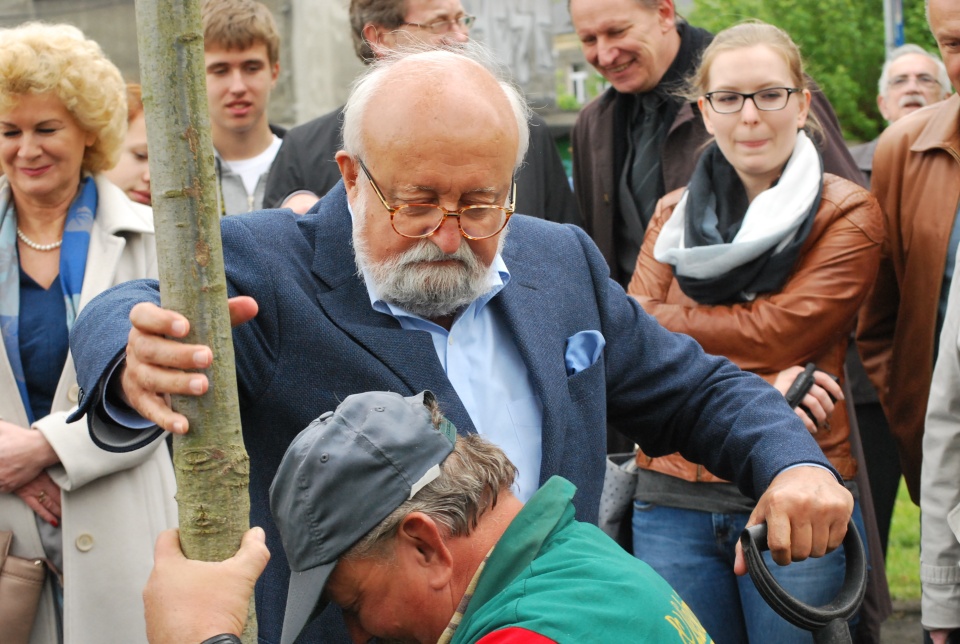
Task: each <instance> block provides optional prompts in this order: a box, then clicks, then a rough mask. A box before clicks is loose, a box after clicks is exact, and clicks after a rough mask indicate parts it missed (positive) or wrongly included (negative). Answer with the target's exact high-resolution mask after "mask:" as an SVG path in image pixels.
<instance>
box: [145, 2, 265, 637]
mask: <svg viewBox="0 0 960 644" xmlns="http://www.w3.org/2000/svg"><path fill="white" fill-rule="evenodd" d="M136 13H137V42H138V45H139V50H140V51H139V56H140V75H141V80H142V86H143V104H144V111H145V112H146V119H147V140H148V146H149V150H150V177H151V185H152V187H153V189H152V193H153V216H154V222H155V225H156V230H157V254H158V256H159V268H160V297H161V301H162V303H163V306H164V307H166V308H169V309H173V310H175V311H179V312H181V313H183V314H184V315H185V316H186V317H187V319H188V320H190V335H189V336H188V337H187V338H186V339H185V342H189V343H201V344H206V345H208V346H210V347H211V348H212V349H213V356H214V359H213V365H212V366H211V367H210V368H209V369H208V370H207V371H206V375H207V377H208V378H209V379H210V389H209V391H208V392H207V393H206V395H204V396H201V397H199V398H195V397H189V396H177V397H174V400H173V406H174V408H175V409H176V410H177V411H179V412H180V413H182V414H184V415H185V416H186V417H187V419H188V420H189V422H190V431H189V432H188V433H187V435H185V436H176V437H174V455H173V461H174V468H175V470H176V475H177V503H178V505H179V512H180V541H181V543H182V545H183V551H184V553H185V554H186V556H187V557H189V558H191V559H200V560H203V561H222V560H224V559H226V558H228V557H230V556H231V555H233V554H234V552H236V550H237V548H238V547H239V545H240V538H241V536H242V535H243V533H244V531H245V530H246V529H247V527H248V525H249V512H250V497H249V495H248V491H247V486H248V478H249V460H248V458H247V453H246V451H245V449H244V446H243V437H242V434H241V431H240V409H239V405H238V402H237V381H236V371H235V367H234V356H233V339H232V335H231V330H230V317H229V313H228V310H227V288H226V277H225V275H224V267H223V249H222V246H221V243H220V208H219V206H218V189H217V180H216V171H215V167H214V158H213V142H212V140H211V136H210V119H209V114H208V112H207V95H206V80H205V71H204V64H203V30H202V27H201V23H200V0H137V3H136ZM249 613H250V615H249V616H250V619H248V622H247V629H246V631H245V632H244V641H245V642H255V641H256V633H257V627H256V620H255V616H254V612H253V601H252V600H251V603H250V611H249Z"/></svg>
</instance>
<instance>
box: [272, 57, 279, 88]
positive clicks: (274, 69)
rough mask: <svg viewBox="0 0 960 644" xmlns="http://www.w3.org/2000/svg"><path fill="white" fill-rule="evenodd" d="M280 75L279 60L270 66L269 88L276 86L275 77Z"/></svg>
mask: <svg viewBox="0 0 960 644" xmlns="http://www.w3.org/2000/svg"><path fill="white" fill-rule="evenodd" d="M279 77H280V61H279V60H278V61H277V62H275V63H274V64H273V65H272V67H271V68H270V79H271V81H270V89H274V88H275V87H276V86H277V79H278V78H279Z"/></svg>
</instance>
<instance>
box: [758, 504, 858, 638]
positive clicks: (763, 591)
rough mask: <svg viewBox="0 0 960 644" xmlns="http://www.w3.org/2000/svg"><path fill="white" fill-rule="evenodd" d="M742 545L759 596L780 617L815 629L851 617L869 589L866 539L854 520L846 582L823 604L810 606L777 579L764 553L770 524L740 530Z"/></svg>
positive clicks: (846, 543)
mask: <svg viewBox="0 0 960 644" xmlns="http://www.w3.org/2000/svg"><path fill="white" fill-rule="evenodd" d="M740 545H741V546H742V547H743V556H744V559H746V562H747V571H748V572H749V573H750V578H751V579H753V583H754V584H755V585H756V587H757V591H758V592H759V593H760V596H761V597H763V599H764V600H765V601H766V602H767V603H768V604H769V605H770V607H771V608H773V610H775V611H777V613H779V614H780V616H781V617H783V618H784V619H785V620H787V621H788V622H790V623H791V624H793V625H794V626H798V627H800V628H802V629H804V630H807V631H811V632H815V631H818V630H820V629H822V628H824V627H825V626H826V625H827V624H829V623H830V622H832V621H834V620H837V619H839V620H844V621H846V620H848V619H850V618H851V617H853V615H854V614H855V613H856V612H857V610H858V609H859V608H860V604H861V603H862V602H863V596H864V594H865V593H866V591H867V559H866V554H865V553H864V551H863V542H862V541H861V540H860V534H859V533H858V532H857V528H856V526H854V524H853V521H850V523H848V524H847V535H846V536H845V537H844V538H843V551H844V556H845V557H846V570H845V571H844V575H843V586H841V588H840V592H839V593H838V594H837V596H836V597H834V598H833V600H832V601H830V602H829V603H827V604H825V605H823V606H810V605H808V604H805V603H803V602H802V601H800V600H799V599H797V598H796V597H794V596H792V595H791V594H790V593H788V592H787V591H786V590H784V589H783V587H782V586H781V585H780V584H779V583H777V580H776V579H774V577H773V574H771V572H770V570H769V569H768V568H767V565H766V562H765V561H764V560H763V556H762V555H761V554H760V553H761V552H763V551H764V550H769V549H770V548H769V546H768V545H767V525H766V524H765V523H762V524H759V525H755V526H750V527H749V528H747V529H746V530H744V531H743V532H742V533H741V534H740Z"/></svg>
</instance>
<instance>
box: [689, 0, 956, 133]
mask: <svg viewBox="0 0 960 644" xmlns="http://www.w3.org/2000/svg"><path fill="white" fill-rule="evenodd" d="M903 14H904V37H905V39H906V42H911V43H915V44H917V45H920V46H921V47H923V48H925V49H927V50H929V51H931V52H934V53H936V52H937V47H936V43H935V42H934V40H933V37H932V36H931V35H930V29H929V27H928V26H927V21H926V17H925V16H924V13H923V0H903ZM687 18H688V19H689V21H690V23H691V24H694V25H696V26H698V27H703V28H705V29H709V30H710V31H712V32H714V33H716V32H718V31H720V30H722V29H724V28H726V27H729V26H731V25H733V24H736V23H738V22H740V21H742V20H746V19H749V18H755V19H759V20H763V21H765V22H769V23H771V24H775V25H777V26H778V27H780V28H781V29H784V30H785V31H786V32H787V33H789V34H790V36H791V38H793V40H794V42H796V43H797V45H799V46H800V51H801V52H802V53H803V57H804V60H805V61H806V65H807V73H809V74H810V76H812V77H813V78H814V79H815V80H816V81H817V83H818V84H819V85H820V87H821V88H822V89H823V91H824V92H825V93H826V95H827V98H829V99H830V102H831V103H832V104H833V109H834V110H835V111H836V113H837V118H839V119H840V124H841V126H842V127H843V132H844V135H845V136H846V137H847V138H848V139H850V140H854V141H869V140H872V139H873V138H875V137H876V136H877V135H878V134H879V133H880V131H881V130H882V129H883V127H884V125H885V123H884V121H883V118H882V117H881V116H880V112H879V111H878V110H877V81H878V80H879V79H880V69H881V67H882V66H883V61H884V57H885V54H884V31H883V2H882V1H881V0H696V5H695V8H694V9H693V11H691V12H689V14H688V15H687ZM938 55H939V54H938Z"/></svg>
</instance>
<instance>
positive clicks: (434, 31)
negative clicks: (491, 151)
mask: <svg viewBox="0 0 960 644" xmlns="http://www.w3.org/2000/svg"><path fill="white" fill-rule="evenodd" d="M475 20H476V17H475V16H471V15H469V14H468V13H466V11H464V8H463V5H461V4H460V0H351V2H350V27H351V36H352V37H353V45H354V49H355V50H356V54H357V56H358V57H359V58H360V60H361V61H363V62H364V64H370V63H371V62H373V61H374V60H376V59H377V58H379V57H381V56H384V55H388V54H390V52H392V51H394V50H396V49H397V48H408V47H411V46H422V45H431V46H438V47H441V46H457V45H460V44H462V43H465V42H467V41H468V40H469V37H470V27H471V25H473V23H474V21H475ZM450 109H457V108H456V105H455V104H451V105H450ZM342 112H343V107H339V108H337V109H335V110H333V111H332V112H330V113H328V114H325V115H323V116H321V117H319V118H316V119H314V120H312V121H309V122H307V123H304V124H303V125H300V126H298V127H295V128H293V129H292V130H290V131H289V132H288V133H287V135H286V136H285V137H284V140H283V146H282V147H281V148H280V152H279V154H278V155H277V159H276V162H275V163H274V165H273V169H272V170H271V172H270V176H269V178H268V180H267V192H266V198H265V199H264V205H265V206H266V207H270V208H274V207H276V208H281V207H282V208H291V209H292V210H293V211H294V212H297V213H300V214H303V213H305V212H306V211H307V210H309V209H310V208H311V207H313V205H314V204H315V203H316V202H317V200H318V199H319V198H320V197H322V196H323V195H324V194H326V193H327V191H328V190H329V189H330V188H332V187H333V186H334V185H336V183H337V182H338V181H339V180H340V171H339V170H338V169H337V163H336V161H335V159H334V156H335V155H336V153H337V150H339V149H340V148H341V147H342V139H341V136H340V125H341V123H342V121H343V115H342ZM517 184H518V186H519V187H520V190H519V192H518V196H517V198H518V200H519V201H518V203H517V212H520V213H523V214H525V215H530V216H532V217H538V218H540V219H547V220H549V221H556V222H559V223H562V224H577V225H581V219H580V214H579V212H578V210H577V202H576V200H575V199H574V198H573V194H572V193H571V191H570V184H569V181H568V180H567V175H566V171H565V170H564V169H563V162H562V161H561V160H560V155H559V153H558V152H557V149H556V146H555V144H554V141H553V136H552V135H551V134H550V130H549V129H548V128H547V124H546V123H545V122H544V120H543V119H542V118H540V117H539V116H537V115H536V114H534V113H531V115H530V149H529V152H528V153H527V158H526V162H525V163H524V164H523V167H521V168H520V170H519V171H518V173H517Z"/></svg>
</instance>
